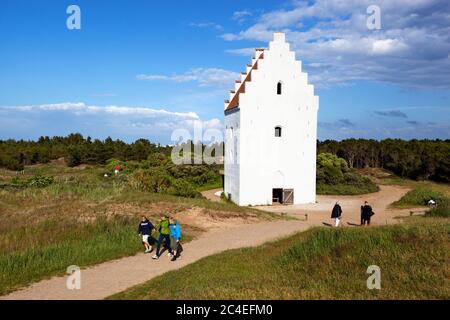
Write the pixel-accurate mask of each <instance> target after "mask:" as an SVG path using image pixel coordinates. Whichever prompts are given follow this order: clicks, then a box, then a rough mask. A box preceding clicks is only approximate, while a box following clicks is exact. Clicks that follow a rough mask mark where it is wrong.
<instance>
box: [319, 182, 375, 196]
mask: <svg viewBox="0 0 450 320" xmlns="http://www.w3.org/2000/svg"><path fill="white" fill-rule="evenodd" d="M377 191H378V187H377V186H376V185H375V184H367V185H352V184H317V187H316V192H317V194H325V195H358V194H366V193H372V192H377Z"/></svg>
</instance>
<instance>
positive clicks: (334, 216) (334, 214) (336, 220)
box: [331, 201, 342, 227]
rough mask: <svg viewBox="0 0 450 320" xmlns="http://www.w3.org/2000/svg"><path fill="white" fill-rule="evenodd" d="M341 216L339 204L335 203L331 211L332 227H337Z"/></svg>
mask: <svg viewBox="0 0 450 320" xmlns="http://www.w3.org/2000/svg"><path fill="white" fill-rule="evenodd" d="M341 216H342V208H341V206H340V205H339V202H337V201H336V204H335V205H334V207H333V210H332V211H331V218H332V219H334V226H335V227H338V226H339V222H341Z"/></svg>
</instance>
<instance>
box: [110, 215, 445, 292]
mask: <svg viewBox="0 0 450 320" xmlns="http://www.w3.org/2000/svg"><path fill="white" fill-rule="evenodd" d="M449 232H450V223H449V221H448V219H442V218H440V219H439V218H426V217H413V218H409V219H407V221H406V222H405V223H404V224H400V225H391V226H382V227H377V228H343V229H330V228H315V229H311V230H309V231H306V232H303V233H298V234H296V235H294V236H291V237H288V238H285V239H282V240H279V241H277V242H274V243H267V244H264V245H262V246H259V247H257V248H245V249H238V250H231V251H226V252H223V253H220V254H217V255H214V256H210V257H207V258H204V259H202V260H200V261H198V262H196V263H193V264H190V265H188V266H186V267H184V268H182V269H179V270H176V271H171V272H168V273H166V274H164V275H162V276H159V277H157V278H154V279H153V280H151V281H149V282H147V283H145V284H143V285H140V286H137V287H134V288H131V289H129V290H127V291H125V292H123V293H120V294H116V295H114V296H112V297H111V298H112V299H199V300H202V299H449V298H450V280H449V279H450V268H449V261H450V238H449V237H448V234H449ZM370 265H377V266H379V267H380V270H381V290H368V288H367V284H366V283H367V282H366V281H367V278H368V276H369V275H368V274H367V272H366V270H367V267H368V266H370ZM174 283H175V284H176V285H173V284H174Z"/></svg>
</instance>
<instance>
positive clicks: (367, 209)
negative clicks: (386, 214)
mask: <svg viewBox="0 0 450 320" xmlns="http://www.w3.org/2000/svg"><path fill="white" fill-rule="evenodd" d="M374 214H375V212H373V210H372V207H371V206H370V205H369V203H368V202H367V201H364V205H363V206H361V225H363V226H364V225H370V219H371V218H372V216H373V215H374Z"/></svg>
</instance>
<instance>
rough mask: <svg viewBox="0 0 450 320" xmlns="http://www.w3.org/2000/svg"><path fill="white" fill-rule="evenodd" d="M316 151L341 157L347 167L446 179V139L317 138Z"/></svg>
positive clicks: (449, 174) (449, 155) (449, 175)
mask: <svg viewBox="0 0 450 320" xmlns="http://www.w3.org/2000/svg"><path fill="white" fill-rule="evenodd" d="M317 151H318V153H322V152H329V153H332V154H335V155H337V156H338V157H341V158H343V159H345V160H346V161H347V163H348V166H349V167H350V168H383V169H387V170H389V171H391V172H393V173H394V174H396V175H398V176H400V177H403V178H410V179H414V180H426V179H430V180H434V181H438V182H450V140H448V139H447V140H439V139H437V140H408V141H406V140H401V139H385V140H381V141H378V140H370V139H346V140H342V141H335V140H325V141H318V142H317Z"/></svg>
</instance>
